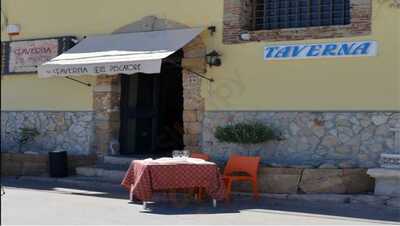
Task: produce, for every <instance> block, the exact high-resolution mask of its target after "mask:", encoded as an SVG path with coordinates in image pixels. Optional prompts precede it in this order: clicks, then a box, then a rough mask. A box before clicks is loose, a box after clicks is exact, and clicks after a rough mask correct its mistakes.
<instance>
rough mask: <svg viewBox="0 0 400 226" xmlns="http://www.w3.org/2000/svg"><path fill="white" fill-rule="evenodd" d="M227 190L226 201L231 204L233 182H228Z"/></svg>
mask: <svg viewBox="0 0 400 226" xmlns="http://www.w3.org/2000/svg"><path fill="white" fill-rule="evenodd" d="M225 188H226V191H225V200H226V201H228V202H229V201H230V199H231V189H232V181H231V180H229V181H227V183H226V186H225Z"/></svg>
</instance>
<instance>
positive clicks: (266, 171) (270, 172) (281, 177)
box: [233, 167, 302, 194]
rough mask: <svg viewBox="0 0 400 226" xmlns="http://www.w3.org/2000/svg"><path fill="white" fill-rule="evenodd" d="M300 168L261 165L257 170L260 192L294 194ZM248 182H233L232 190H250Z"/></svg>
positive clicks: (299, 175)
mask: <svg viewBox="0 0 400 226" xmlns="http://www.w3.org/2000/svg"><path fill="white" fill-rule="evenodd" d="M301 172H302V170H301V169H291V168H270V167H263V168H261V169H260V170H259V175H258V189H259V192H262V193H275V194H295V193H297V187H298V183H299V181H300V177H301ZM251 188H252V187H251V184H250V183H249V182H238V183H234V185H233V190H234V191H240V192H251V191H252V190H251Z"/></svg>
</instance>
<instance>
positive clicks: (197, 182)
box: [121, 160, 225, 201]
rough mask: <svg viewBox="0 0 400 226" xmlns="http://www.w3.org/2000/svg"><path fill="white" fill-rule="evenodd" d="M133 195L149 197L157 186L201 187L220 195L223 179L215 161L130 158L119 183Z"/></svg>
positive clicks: (219, 196)
mask: <svg viewBox="0 0 400 226" xmlns="http://www.w3.org/2000/svg"><path fill="white" fill-rule="evenodd" d="M121 185H122V186H124V187H125V188H126V189H128V190H129V191H130V193H131V196H132V195H133V196H134V197H135V198H137V199H139V200H142V201H150V200H151V198H152V194H153V192H154V191H157V190H166V189H179V188H195V187H202V188H205V191H206V192H207V194H208V195H210V196H211V197H212V198H213V199H216V200H222V199H223V198H224V191H225V190H224V183H223V180H222V177H221V174H220V172H219V170H218V167H217V165H215V164H209V163H207V164H198V163H197V164H159V163H157V164H154V163H149V162H146V161H140V160H134V161H132V163H131V165H130V167H129V169H128V171H127V172H126V174H125V178H124V179H123V180H122V183H121Z"/></svg>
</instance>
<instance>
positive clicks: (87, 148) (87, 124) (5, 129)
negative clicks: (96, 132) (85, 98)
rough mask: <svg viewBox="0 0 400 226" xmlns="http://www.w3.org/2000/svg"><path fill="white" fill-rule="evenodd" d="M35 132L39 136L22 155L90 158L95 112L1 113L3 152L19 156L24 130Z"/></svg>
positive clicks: (25, 146)
mask: <svg viewBox="0 0 400 226" xmlns="http://www.w3.org/2000/svg"><path fill="white" fill-rule="evenodd" d="M24 127H25V128H36V129H37V130H38V131H39V133H40V135H39V136H37V137H36V138H35V140H34V141H33V142H31V143H29V144H27V145H23V146H22V149H21V151H22V152H36V153H47V152H48V151H54V150H65V151H68V153H69V154H77V155H88V154H90V152H91V143H92V138H93V112H49V111H29V112H28V111H2V112H1V151H2V152H18V150H19V148H18V147H19V145H18V142H17V136H18V134H19V131H20V129H21V128H24Z"/></svg>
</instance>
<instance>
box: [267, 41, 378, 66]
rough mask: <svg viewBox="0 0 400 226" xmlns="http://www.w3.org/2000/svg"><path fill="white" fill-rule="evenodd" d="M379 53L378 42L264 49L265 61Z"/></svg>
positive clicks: (359, 55)
mask: <svg viewBox="0 0 400 226" xmlns="http://www.w3.org/2000/svg"><path fill="white" fill-rule="evenodd" d="M377 53H378V43H377V42H376V41H357V42H334V43H319V44H293V45H269V46H266V47H265V49H264V59H265V60H267V61H274V60H296V59H320V58H340V57H370V56H376V55H377Z"/></svg>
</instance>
